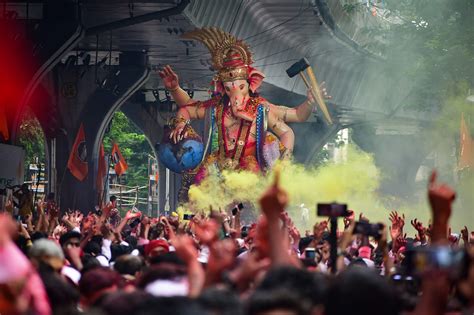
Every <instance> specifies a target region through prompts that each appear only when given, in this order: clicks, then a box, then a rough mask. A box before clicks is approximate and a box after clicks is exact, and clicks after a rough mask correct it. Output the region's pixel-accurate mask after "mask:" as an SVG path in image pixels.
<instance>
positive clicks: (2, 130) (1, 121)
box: [0, 108, 10, 141]
mask: <svg viewBox="0 0 474 315" xmlns="http://www.w3.org/2000/svg"><path fill="white" fill-rule="evenodd" d="M0 136H2V138H3V140H4V141H7V140H8V139H10V133H9V132H8V122H7V115H6V113H5V110H4V109H3V108H0Z"/></svg>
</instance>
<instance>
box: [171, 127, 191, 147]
mask: <svg viewBox="0 0 474 315" xmlns="http://www.w3.org/2000/svg"><path fill="white" fill-rule="evenodd" d="M185 129H186V122H180V123H178V124H177V125H176V126H175V128H174V129H173V131H171V133H170V139H173V143H178V141H181V140H183V138H184V137H186V136H187V132H184V130H185Z"/></svg>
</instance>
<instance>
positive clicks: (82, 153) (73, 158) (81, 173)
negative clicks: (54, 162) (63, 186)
mask: <svg viewBox="0 0 474 315" xmlns="http://www.w3.org/2000/svg"><path fill="white" fill-rule="evenodd" d="M67 167H68V169H69V171H71V173H72V175H74V177H76V178H77V179H78V180H80V181H83V180H84V179H85V178H86V176H87V173H88V171H89V168H88V165H87V149H86V136H85V133H84V126H83V125H82V124H81V126H80V127H79V131H78V132H77V136H76V140H75V141H74V145H73V146H72V149H71V153H70V154H69V160H68V161H67Z"/></svg>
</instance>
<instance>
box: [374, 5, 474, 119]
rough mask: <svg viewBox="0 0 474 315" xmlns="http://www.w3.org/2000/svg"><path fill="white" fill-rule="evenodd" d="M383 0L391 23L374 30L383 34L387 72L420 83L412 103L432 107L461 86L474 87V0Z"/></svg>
mask: <svg viewBox="0 0 474 315" xmlns="http://www.w3.org/2000/svg"><path fill="white" fill-rule="evenodd" d="M383 3H384V7H385V9H386V11H385V18H387V19H388V20H389V21H390V22H389V23H384V25H383V26H381V27H379V28H376V29H374V28H372V29H371V30H369V31H370V32H373V34H374V38H378V39H380V40H379V41H378V43H377V45H378V50H379V51H380V53H381V54H382V55H383V56H384V58H385V60H386V63H385V71H386V72H387V74H390V73H392V74H393V73H397V72H398V73H401V74H402V75H403V77H405V78H406V79H407V80H409V81H408V82H411V84H412V86H413V87H416V88H415V89H413V90H414V93H411V94H410V97H409V98H408V99H407V102H406V104H407V105H409V106H412V107H415V108H418V109H420V110H429V109H430V108H432V107H433V105H441V104H442V103H444V102H445V99H446V97H447V96H449V97H451V96H452V92H453V90H457V89H459V86H460V85H467V86H470V87H472V86H474V1H472V0H386V1H384V2H383ZM466 83H467V84H466ZM463 93H464V95H465V96H467V93H468V91H467V90H466V91H463Z"/></svg>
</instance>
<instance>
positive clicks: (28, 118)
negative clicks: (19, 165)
mask: <svg viewBox="0 0 474 315" xmlns="http://www.w3.org/2000/svg"><path fill="white" fill-rule="evenodd" d="M19 143H20V145H21V146H22V147H23V149H24V150H25V167H24V170H25V173H24V174H25V176H28V169H29V165H30V164H36V163H41V164H43V165H44V164H45V163H46V156H45V143H44V134H43V130H42V129H41V126H40V123H39V122H38V120H37V119H36V118H35V117H34V116H33V115H32V114H31V113H30V112H27V113H26V115H25V118H24V119H23V121H22V123H21V125H20V135H19ZM43 172H44V170H43ZM43 174H44V173H43ZM25 180H30V178H25Z"/></svg>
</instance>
